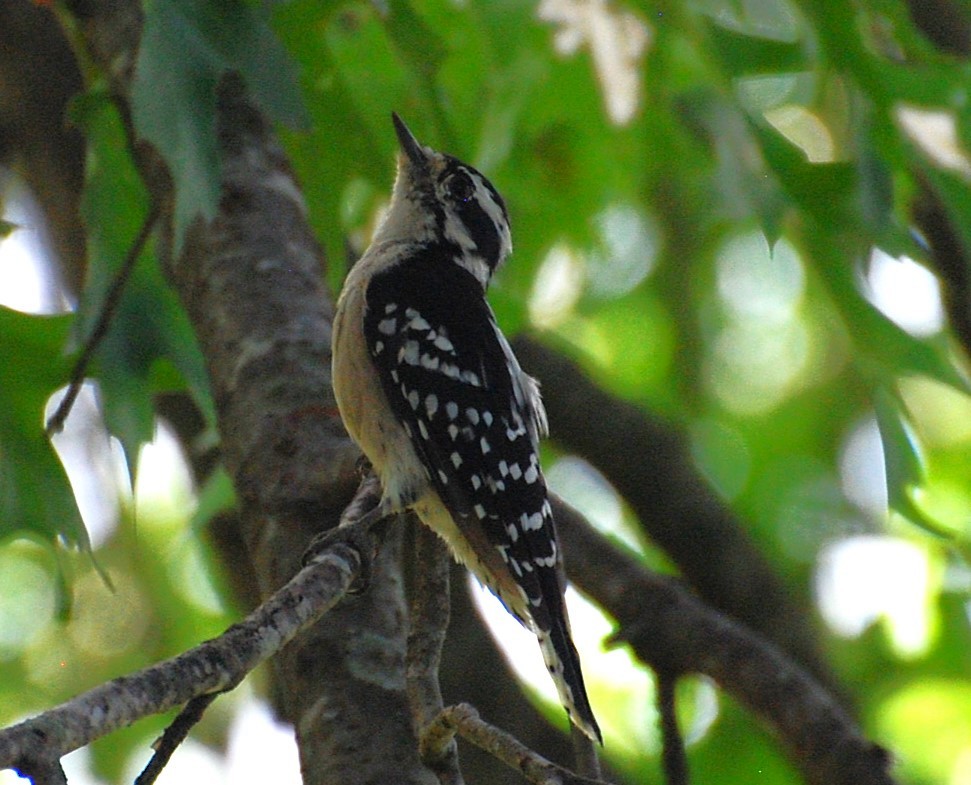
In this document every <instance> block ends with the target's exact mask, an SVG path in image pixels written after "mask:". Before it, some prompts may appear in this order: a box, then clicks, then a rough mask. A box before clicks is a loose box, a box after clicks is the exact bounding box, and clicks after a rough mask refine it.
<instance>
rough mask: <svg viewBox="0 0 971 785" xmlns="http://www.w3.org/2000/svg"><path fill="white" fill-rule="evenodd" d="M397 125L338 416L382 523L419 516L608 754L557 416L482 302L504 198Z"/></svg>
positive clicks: (336, 349) (338, 337)
mask: <svg viewBox="0 0 971 785" xmlns="http://www.w3.org/2000/svg"><path fill="white" fill-rule="evenodd" d="M392 120H393V122H394V128H395V132H396V134H397V137H398V142H399V145H400V148H401V150H400V153H399V155H398V171H397V177H396V179H395V184H394V190H393V193H392V197H391V203H390V205H389V207H388V210H387V213H386V215H385V217H384V219H383V221H382V222H381V224H380V226H379V228H378V229H377V232H376V233H375V236H374V239H373V241H372V243H371V245H370V247H369V248H368V250H367V251H366V252H365V254H364V256H363V257H361V259H360V260H359V261H358V262H357V264H355V265H354V267H353V268H352V269H351V271H350V273H349V274H348V276H347V280H346V281H345V283H344V287H343V290H342V291H341V295H340V298H339V299H338V302H337V312H336V314H335V317H334V331H333V380H334V392H335V394H336V398H337V404H338V407H339V409H340V413H341V417H342V419H343V421H344V424H345V426H346V427H347V431H348V433H349V434H350V436H351V438H352V439H353V440H354V441H355V442H356V443H357V445H358V446H359V447H360V448H361V450H362V451H363V452H364V454H365V456H366V457H367V458H368V460H369V461H370V462H371V465H372V466H373V468H374V470H375V472H376V473H377V475H378V478H379V479H380V481H381V487H382V496H381V502H380V506H379V509H380V512H381V513H382V514H387V515H390V514H393V513H396V512H403V511H405V510H409V509H410V510H414V511H415V512H416V513H417V515H418V517H419V519H420V520H421V521H422V523H424V524H425V525H426V526H428V527H429V528H431V529H432V530H433V531H435V532H436V533H437V534H438V535H439V536H441V537H442V538H443V539H444V540H445V542H446V543H447V544H448V546H449V548H450V549H451V551H452V553H453V555H454V556H455V558H456V560H458V561H459V562H461V563H462V564H464V565H466V566H467V567H468V568H469V569H470V570H471V571H472V572H473V574H474V575H475V576H476V577H477V578H478V579H479V581H481V582H482V583H483V584H484V585H486V586H488V587H489V589H491V590H492V591H493V592H494V593H495V594H496V595H497V596H498V597H499V599H500V600H501V601H502V602H503V604H504V605H505V607H506V608H507V609H508V610H509V611H510V612H511V613H512V614H513V615H514V616H515V617H516V618H517V619H518V620H519V621H520V622H521V623H522V624H523V625H525V626H526V627H527V628H529V629H530V630H532V631H533V632H534V633H535V634H536V636H537V638H538V640H539V645H540V649H541V650H542V653H543V658H544V661H545V663H546V666H547V668H548V670H549V672H550V674H551V675H552V677H553V681H554V683H555V684H556V688H557V692H558V694H559V697H560V701H561V702H562V704H563V706H564V708H565V709H566V711H567V714H568V715H569V717H570V720H571V721H572V722H573V723H574V724H575V725H576V726H577V727H578V728H579V729H580V730H581V731H583V733H585V734H586V735H587V736H589V737H590V738H591V739H593V740H595V741H598V742H601V743H602V740H601V735H600V730H599V728H598V727H597V722H596V720H595V719H594V716H593V711H592V710H591V708H590V702H589V700H588V698H587V694H586V689H585V687H584V684H583V674H582V673H581V670H580V658H579V656H578V655H577V651H576V647H575V646H574V645H573V640H572V637H571V634H570V622H569V619H568V617H567V609H566V604H565V602H564V599H563V589H564V586H563V579H562V577H561V576H562V570H561V554H560V551H559V548H558V545H557V540H556V532H555V528H554V523H553V512H552V509H551V507H550V502H549V498H548V494H547V489H546V481H545V480H544V478H543V471H542V468H541V467H540V463H539V440H540V437H542V436H545V435H546V432H547V422H546V412H545V410H544V408H543V404H542V401H541V399H540V394H539V386H538V385H537V383H536V381H535V380H534V379H533V378H531V377H530V376H528V375H527V374H526V373H524V372H523V371H522V369H521V368H520V367H519V362H518V361H517V360H516V357H515V355H514V354H513V352H512V349H511V348H510V346H509V342H508V341H507V340H506V338H505V336H504V335H503V334H502V331H501V330H500V329H499V326H498V324H497V322H496V318H495V315H494V314H493V312H492V308H491V307H490V306H489V303H488V301H487V300H486V296H485V294H486V289H487V287H488V285H489V281H490V280H491V278H492V275H493V273H495V271H496V269H497V268H498V267H499V265H500V264H501V263H502V262H503V261H504V260H505V258H506V257H507V256H508V255H509V253H510V252H511V251H512V238H511V235H510V231H509V218H508V215H507V213H506V206H505V203H504V202H503V199H502V197H501V196H500V195H499V193H498V192H497V191H496V189H495V188H494V187H493V185H492V183H490V182H489V181H488V180H487V179H486V178H485V177H484V176H483V175H482V174H481V173H480V172H479V171H477V170H476V169H474V168H473V167H471V166H469V165H468V164H465V163H463V162H461V161H459V160H458V159H456V158H453V157H451V156H449V155H445V154H442V153H439V152H436V151H434V150H432V149H431V148H430V147H426V146H423V145H422V144H420V143H419V142H418V141H417V140H416V139H415V137H414V136H413V135H412V133H411V131H409V130H408V127H407V126H406V125H405V124H404V122H402V120H401V118H399V117H398V115H397V114H392Z"/></svg>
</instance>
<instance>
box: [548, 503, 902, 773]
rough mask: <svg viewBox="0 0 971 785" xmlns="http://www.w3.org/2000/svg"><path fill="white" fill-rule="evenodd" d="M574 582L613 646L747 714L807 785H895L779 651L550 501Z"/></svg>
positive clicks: (880, 761)
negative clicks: (609, 628) (703, 685)
mask: <svg viewBox="0 0 971 785" xmlns="http://www.w3.org/2000/svg"><path fill="white" fill-rule="evenodd" d="M553 502H554V503H553V512H554V515H555V516H556V523H557V530H558V531H559V533H560V537H561V539H562V541H563V549H564V551H565V552H566V553H567V554H577V555H578V558H575V559H572V560H570V562H569V564H568V567H569V572H570V578H571V579H572V580H573V581H574V583H575V584H576V585H577V586H578V587H579V588H580V589H581V590H582V591H584V592H585V593H586V594H589V595H590V596H591V597H593V598H594V599H595V600H596V601H597V602H598V603H599V604H600V605H601V606H602V607H603V608H604V610H605V611H606V612H607V613H609V614H610V615H612V616H613V617H614V618H615V619H616V621H617V623H618V624H619V625H620V629H619V632H618V633H617V635H616V637H615V639H616V640H617V641H618V642H619V641H624V642H627V643H629V644H630V645H631V646H632V647H633V648H634V651H635V652H636V653H637V656H638V657H639V658H640V659H641V660H642V661H643V662H645V663H647V664H648V665H650V666H651V667H652V668H653V669H654V670H655V671H659V672H662V673H665V674H686V673H699V674H704V675H706V676H708V677H710V678H711V679H713V680H714V681H715V682H716V683H717V684H718V685H719V686H720V687H721V688H722V689H723V690H725V692H727V693H728V694H729V695H731V696H732V697H734V698H735V699H736V700H738V701H739V702H740V703H742V704H743V705H745V706H747V707H748V708H749V709H750V710H751V711H752V712H753V713H754V714H755V715H756V716H758V717H759V718H760V719H761V720H762V721H763V722H764V723H765V724H766V725H767V726H768V727H769V728H770V729H772V730H773V731H774V732H775V734H776V735H777V736H778V738H779V739H780V740H781V742H782V743H783V745H784V746H785V747H786V748H787V749H788V751H789V754H790V756H791V757H792V759H793V761H794V762H795V763H796V765H797V766H798V767H799V768H800V769H801V770H802V772H803V774H804V775H805V777H806V780H807V782H809V783H811V784H812V785H891V783H893V782H894V780H893V778H892V777H891V775H890V773H889V771H888V769H889V765H890V759H889V755H888V754H887V752H886V751H885V750H884V749H882V748H881V747H879V746H877V745H875V744H873V743H872V742H870V741H868V740H867V739H865V738H864V737H863V735H862V733H861V732H860V729H859V728H858V727H857V725H856V723H855V722H854V721H853V720H852V718H851V717H850V716H849V715H848V714H847V713H846V712H845V711H844V710H843V709H842V707H841V706H840V704H839V703H838V701H837V700H836V699H835V698H834V697H833V696H832V695H831V694H830V693H829V692H828V691H827V690H826V689H825V688H824V687H823V686H822V685H820V684H819V683H818V682H817V681H816V680H815V679H814V678H813V677H812V676H810V674H809V673H807V672H806V671H805V670H804V669H803V668H802V667H801V666H799V665H798V664H796V663H795V662H793V661H792V660H790V659H789V658H788V657H787V656H786V655H785V654H784V653H783V652H782V651H781V650H780V649H779V648H778V647H777V646H776V645H775V644H773V643H771V642H769V641H767V640H765V639H763V638H761V637H760V636H759V635H757V634H756V633H754V632H751V631H750V630H748V629H746V628H745V627H742V626H741V625H739V624H737V623H736V622H733V621H732V620H731V619H729V618H727V617H726V616H723V615H721V614H720V613H718V612H716V611H714V610H712V609H711V608H708V607H707V606H706V605H704V604H703V603H702V602H701V601H700V600H698V599H697V598H696V597H695V596H694V595H692V594H690V593H689V592H687V591H686V590H685V589H684V588H682V587H681V586H680V585H679V584H678V583H677V582H676V581H674V580H671V579H669V578H662V577H660V576H657V575H655V574H653V573H651V572H649V571H648V570H646V569H645V568H644V567H643V566H642V565H641V564H640V563H639V562H638V561H637V560H636V559H635V558H634V557H633V556H630V555H628V554H627V553H624V552H622V551H620V550H619V549H617V548H616V547H614V546H613V545H611V544H610V543H608V542H607V540H606V539H604V538H603V537H602V536H601V535H600V534H598V533H597V532H596V531H595V530H594V529H593V527H592V526H590V524H589V523H587V522H586V521H585V520H584V519H583V517H582V516H581V515H580V514H579V513H578V512H577V511H576V510H574V509H573V508H572V507H570V506H569V505H567V504H566V503H565V502H564V501H563V500H562V499H554V500H553Z"/></svg>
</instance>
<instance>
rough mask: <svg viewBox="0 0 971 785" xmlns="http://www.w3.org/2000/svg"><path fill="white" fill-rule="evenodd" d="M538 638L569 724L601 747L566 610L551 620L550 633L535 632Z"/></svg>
mask: <svg viewBox="0 0 971 785" xmlns="http://www.w3.org/2000/svg"><path fill="white" fill-rule="evenodd" d="M537 638H538V639H539V647H540V649H541V650H542V652H543V660H544V662H545V663H546V668H547V670H548V671H549V672H550V675H551V676H552V677H553V683H554V684H555V685H556V691H557V692H558V693H559V695H560V702H561V703H562V704H563V707H564V708H565V709H566V713H567V714H568V715H569V717H570V721H571V722H572V723H573V724H574V725H576V726H577V727H578V728H579V729H580V730H581V731H583V732H584V734H586V735H587V736H589V737H590V739H592V740H593V741H596V742H598V743H599V744H603V737H602V736H601V735H600V728H599V727H598V725H597V720H596V719H595V718H594V716H593V709H592V708H590V700H589V699H588V698H587V688H586V687H585V686H584V684H583V672H582V671H581V670H580V655H579V654H577V650H576V646H574V645H573V639H572V637H571V636H570V629H569V626H568V622H567V620H566V613H565V609H564V613H563V614H562V615H561V616H560V617H559V618H555V619H554V620H553V623H552V627H551V629H549V630H540V631H538V632H537Z"/></svg>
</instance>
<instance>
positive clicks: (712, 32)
mask: <svg viewBox="0 0 971 785" xmlns="http://www.w3.org/2000/svg"><path fill="white" fill-rule="evenodd" d="M708 35H709V39H710V40H711V42H712V44H714V46H715V50H716V52H717V55H718V57H719V58H720V59H721V61H722V63H723V64H724V65H725V67H726V70H727V71H728V72H729V73H730V74H731V75H732V76H743V75H749V74H761V73H787V72H792V71H802V70H804V69H805V68H806V52H805V49H804V47H803V45H802V44H801V43H800V42H796V43H790V42H787V41H776V40H773V39H769V38H758V37H755V36H751V35H743V34H742V33H739V32H736V31H734V30H729V29H728V28H725V27H722V26H721V25H717V24H710V25H709V29H708Z"/></svg>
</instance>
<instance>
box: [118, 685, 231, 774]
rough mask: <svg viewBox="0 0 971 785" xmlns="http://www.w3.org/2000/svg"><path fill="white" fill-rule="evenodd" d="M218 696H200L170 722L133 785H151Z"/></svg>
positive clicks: (215, 693) (210, 694)
mask: <svg viewBox="0 0 971 785" xmlns="http://www.w3.org/2000/svg"><path fill="white" fill-rule="evenodd" d="M220 694H221V693H218V692H210V693H209V694H207V695H200V696H199V697H197V698H193V699H192V700H191V701H189V702H188V703H187V704H186V705H185V707H184V708H183V709H182V711H180V712H179V714H178V716H177V717H176V718H175V719H174V720H172V724H171V725H169V727H167V728H166V729H165V733H163V734H162V737H161V738H160V739H159V740H158V741H157V742H156V743H155V754H154V755H153V756H152V759H151V760H150V761H149V762H148V765H147V766H146V767H145V768H144V769H143V770H142V773H141V774H139V775H138V776H137V777H136V778H135V785H153V783H154V782H155V780H157V779H158V775H159V774H161V773H162V769H164V768H165V767H166V765H167V764H168V762H169V760H170V759H171V758H172V755H173V754H174V753H175V751H176V750H177V749H178V748H179V745H180V744H182V742H183V741H185V739H186V737H187V736H188V735H189V731H190V730H192V728H193V727H195V725H196V723H198V722H199V720H201V719H202V715H203V714H205V713H206V709H208V708H209V706H210V705H211V704H212V702H213V701H214V700H216V698H217V697H218V696H219V695H220Z"/></svg>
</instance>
